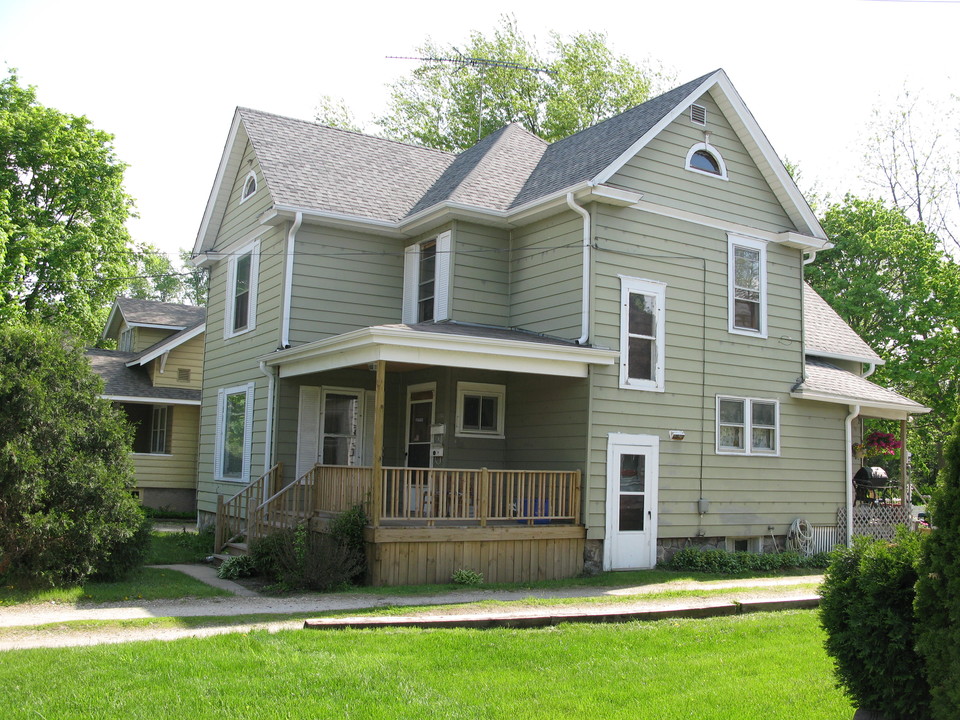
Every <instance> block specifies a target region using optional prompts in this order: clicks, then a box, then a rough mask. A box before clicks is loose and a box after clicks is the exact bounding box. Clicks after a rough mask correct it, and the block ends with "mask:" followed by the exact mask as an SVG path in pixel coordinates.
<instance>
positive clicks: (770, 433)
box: [717, 397, 780, 455]
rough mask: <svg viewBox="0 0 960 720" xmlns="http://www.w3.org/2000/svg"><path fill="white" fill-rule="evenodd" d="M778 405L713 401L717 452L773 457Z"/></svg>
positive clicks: (743, 400)
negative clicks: (715, 411)
mask: <svg viewBox="0 0 960 720" xmlns="http://www.w3.org/2000/svg"><path fill="white" fill-rule="evenodd" d="M779 434H780V405H779V403H778V402H777V401H776V400H755V399H752V398H736V397H718V398H717V452H718V453H720V454H741V455H777V454H778V453H779V451H780V449H779V445H778V442H779Z"/></svg>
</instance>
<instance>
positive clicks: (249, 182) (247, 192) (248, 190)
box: [240, 170, 257, 202]
mask: <svg viewBox="0 0 960 720" xmlns="http://www.w3.org/2000/svg"><path fill="white" fill-rule="evenodd" d="M256 191H257V175H256V173H254V172H253V171H252V170H251V171H250V174H249V175H247V179H246V180H244V181H243V193H241V195H240V201H241V202H243V201H244V200H246V199H247V198H248V197H250V196H251V195H253V194H254V193H255V192H256Z"/></svg>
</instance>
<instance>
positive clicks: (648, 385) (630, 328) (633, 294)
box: [620, 276, 666, 391]
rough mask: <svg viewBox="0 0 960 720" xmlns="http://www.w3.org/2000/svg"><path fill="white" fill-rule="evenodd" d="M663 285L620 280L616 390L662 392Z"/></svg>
mask: <svg viewBox="0 0 960 720" xmlns="http://www.w3.org/2000/svg"><path fill="white" fill-rule="evenodd" d="M665 300H666V285H664V284H663V283H660V282H654V281H652V280H641V279H639V278H631V277H622V276H621V278H620V387H622V388H629V389H632V390H655V391H662V390H663V388H664V362H663V355H664V336H665V333H664V320H665V311H664V305H665Z"/></svg>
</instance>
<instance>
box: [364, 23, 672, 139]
mask: <svg viewBox="0 0 960 720" xmlns="http://www.w3.org/2000/svg"><path fill="white" fill-rule="evenodd" d="M417 52H418V53H419V54H420V56H421V57H423V58H427V60H426V61H424V62H423V63H422V64H421V65H420V66H419V67H418V68H417V69H416V70H414V71H413V72H412V73H411V74H410V75H409V76H407V77H405V78H403V79H401V80H399V81H398V82H396V83H395V84H394V85H393V87H392V91H391V96H390V106H389V109H388V112H387V114H386V115H384V116H383V117H381V118H379V119H378V120H377V124H378V125H380V127H382V128H383V130H384V132H385V133H386V135H387V136H388V137H391V138H393V139H396V140H400V141H403V142H411V143H415V144H418V145H424V146H427V147H432V148H437V149H440V150H448V151H451V152H460V151H462V150H465V149H466V148H469V147H471V146H472V145H474V144H475V143H476V142H477V141H478V140H479V139H480V138H482V137H483V136H485V135H488V134H490V133H491V132H494V131H495V130H497V129H499V128H500V127H502V126H504V125H507V124H509V123H513V122H516V123H519V124H521V125H522V126H523V127H525V128H526V129H527V130H529V131H530V132H532V133H533V134H535V135H538V136H540V137H542V138H543V139H544V140H547V141H548V142H553V141H555V140H559V139H561V138H565V137H567V136H569V135H572V134H574V133H575V132H577V131H579V130H583V129H584V128H587V127H590V126H591V125H595V124H596V123H598V122H600V121H601V120H604V119H606V118H608V117H610V116H612V115H615V114H617V113H619V112H622V111H624V110H626V109H628V108H631V107H633V106H635V105H639V104H640V103H642V102H643V101H644V100H646V99H647V98H648V97H649V96H650V94H651V92H652V91H653V90H654V89H656V87H655V86H657V85H659V84H660V83H661V82H662V81H664V80H666V79H668V78H665V77H664V76H663V73H662V72H661V71H659V70H652V69H650V68H648V67H641V66H637V65H635V64H634V63H633V62H631V61H630V60H629V59H628V58H627V57H626V56H622V55H616V54H614V52H613V51H612V50H611V49H610V47H609V46H608V44H607V37H606V35H605V34H603V33H597V32H584V33H579V34H577V35H574V36H572V37H570V38H567V39H565V38H563V37H561V36H560V35H558V34H557V33H551V35H550V40H549V48H548V52H547V53H546V54H542V53H541V51H540V50H539V49H538V48H537V46H536V44H535V43H534V42H532V41H531V40H529V39H527V38H526V37H525V36H524V35H523V34H522V33H521V32H520V30H519V29H518V28H517V24H516V21H515V20H513V19H512V18H509V17H504V18H502V20H501V22H500V25H499V27H497V28H496V29H495V30H494V32H493V35H492V37H490V36H486V35H483V34H482V33H479V32H474V33H472V34H471V35H470V38H469V40H468V41H467V44H466V45H465V46H463V48H462V49H457V48H456V47H454V46H452V45H444V44H437V43H434V42H433V41H431V40H428V41H427V42H426V43H424V44H423V45H422V46H420V47H419V48H418V49H417ZM485 61H492V62H485Z"/></svg>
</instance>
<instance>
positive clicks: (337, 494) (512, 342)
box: [194, 70, 926, 584]
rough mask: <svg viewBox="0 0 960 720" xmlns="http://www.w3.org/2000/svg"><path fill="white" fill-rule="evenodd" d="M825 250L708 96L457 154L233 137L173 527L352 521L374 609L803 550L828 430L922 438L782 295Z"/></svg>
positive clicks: (822, 524)
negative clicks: (508, 583) (687, 555)
mask: <svg viewBox="0 0 960 720" xmlns="http://www.w3.org/2000/svg"><path fill="white" fill-rule="evenodd" d="M828 247H830V244H829V242H828V241H827V237H826V235H825V234H824V231H823V229H822V228H821V227H820V225H819V223H818V222H817V220H816V218H815V216H814V214H813V212H812V211H811V210H810V208H809V207H808V205H807V204H806V202H805V201H804V199H803V197H802V195H801V193H800V191H799V190H798V189H797V187H796V185H795V184H794V182H793V181H792V180H791V178H790V176H789V174H788V173H787V171H786V169H785V168H784V166H783V164H782V163H781V161H780V160H779V159H778V157H777V155H776V153H775V152H774V150H773V148H772V147H771V146H770V144H769V143H768V141H767V140H766V137H765V136H764V134H763V133H762V132H761V130H760V128H759V127H758V126H757V124H756V122H755V120H754V118H753V116H752V115H751V114H750V112H749V111H748V110H747V108H746V106H745V105H744V103H743V101H742V100H741V99H740V96H739V95H738V94H737V92H736V90H735V89H734V88H733V86H732V84H731V83H730V81H729V79H728V78H727V76H726V74H725V73H724V72H723V71H722V70H719V71H716V72H713V73H710V74H708V75H705V76H703V77H701V78H698V79H696V80H694V81H692V82H689V83H687V84H685V85H683V86H681V87H678V88H676V89H674V90H671V91H670V92H667V93H665V94H664V95H661V96H659V97H657V98H654V99H652V100H650V101H648V102H646V103H644V104H643V105H640V106H638V107H636V108H633V109H631V110H628V111H627V112H625V113H623V114H621V115H618V116H616V117H614V118H611V119H609V120H607V121H605V122H602V123H600V124H598V125H596V126H595V127H592V128H589V129H587V130H584V131H582V132H579V133H577V134H576V135H573V136H571V137H569V138H567V139H565V140H561V141H559V142H556V143H553V144H547V143H545V142H543V141H542V140H540V139H539V138H537V137H535V136H533V135H531V134H530V133H528V132H526V131H525V130H523V129H522V128H521V127H520V126H518V125H510V126H507V127H504V128H502V129H500V130H498V131H497V132H495V133H493V134H492V135H489V136H488V137H486V138H484V139H483V140H481V141H480V142H479V143H477V145H475V146H474V147H472V148H470V149H469V150H467V151H465V152H463V153H461V154H459V155H453V154H449V153H445V152H440V151H436V150H430V149H424V148H419V147H413V146H409V145H404V144H400V143H396V142H391V141H388V140H384V139H381V138H376V137H369V136H365V135H362V134H358V133H352V132H347V131H343V130H339V129H333V128H329V127H323V126H320V125H317V124H314V123H311V122H303V121H299V120H292V119H288V118H283V117H278V116H275V115H270V114H267V113H263V112H258V111H254V110H248V109H238V110H237V111H236V114H235V116H234V119H233V124H232V126H231V128H230V133H229V136H228V139H227V143H226V147H225V150H224V154H223V156H222V160H221V163H220V167H219V170H218V172H217V175H216V180H215V183H214V186H213V190H212V192H211V196H210V200H209V203H208V206H207V209H206V212H205V214H204V217H203V222H202V225H201V228H200V232H199V235H198V238H197V243H196V246H195V249H194V259H195V262H196V263H197V264H198V265H202V266H205V267H209V268H210V271H211V276H210V302H209V318H208V322H209V327H210V332H209V333H208V334H207V338H206V354H205V370H204V372H205V380H206V382H205V385H204V396H203V407H202V419H201V440H200V461H199V479H198V483H199V485H198V507H199V511H200V515H201V520H203V519H204V518H207V519H208V520H209V519H212V518H213V517H214V514H215V513H217V508H218V502H219V503H220V504H221V507H220V511H219V518H220V520H219V522H220V525H221V527H220V528H219V532H220V533H221V534H222V539H223V540H227V539H229V537H230V536H235V535H237V536H238V535H244V534H245V535H246V536H247V537H256V536H258V535H259V534H262V533H263V532H266V531H267V529H268V528H270V527H277V526H278V525H279V524H282V523H287V524H289V523H290V522H295V521H296V520H298V519H311V522H313V523H314V524H319V525H321V526H322V525H323V523H324V522H325V518H327V517H329V516H330V515H331V514H335V513H336V512H339V511H342V510H343V509H345V508H346V507H347V506H349V505H350V504H351V503H354V502H363V503H365V507H366V509H367V512H368V515H369V518H370V525H369V527H368V528H367V536H366V537H367V540H368V543H369V545H368V548H369V550H370V554H369V557H370V558H371V577H370V579H371V581H372V582H374V583H379V584H382V583H399V582H433V581H441V582H442V581H445V580H446V579H447V578H448V577H449V575H450V573H451V572H452V571H453V570H456V569H457V568H458V567H467V568H471V569H475V570H479V571H481V572H483V573H484V574H485V576H486V578H487V579H488V580H497V579H500V580H519V579H527V578H536V577H553V576H569V575H573V574H576V573H578V572H580V571H581V570H582V569H583V568H584V564H585V563H586V564H587V566H592V567H600V566H602V567H604V568H607V569H618V568H643V567H651V566H652V565H653V564H655V562H656V561H657V559H658V557H661V558H662V557H665V556H667V555H669V554H670V553H672V552H673V551H675V549H676V548H678V547H681V546H684V545H686V544H689V543H697V544H712V545H715V546H721V547H729V548H731V549H743V548H747V549H760V548H762V547H763V546H764V545H765V544H767V545H772V544H773V543H774V542H775V543H776V544H777V545H778V546H779V547H781V548H782V547H783V542H784V539H785V538H786V537H787V536H788V535H790V534H791V528H793V534H794V535H796V534H797V532H796V530H797V528H798V527H800V528H802V529H803V530H804V532H803V533H802V534H803V535H804V536H806V535H808V534H809V533H808V532H807V531H806V530H807V528H809V527H815V528H816V529H817V539H816V542H818V543H819V544H820V545H822V546H829V544H830V543H831V542H833V541H834V540H842V539H843V538H844V537H845V535H846V534H847V532H848V531H847V527H846V524H847V521H846V519H845V518H846V517H849V512H848V511H849V508H850V506H851V505H852V502H853V501H852V494H851V492H850V485H851V483H850V477H851V472H852V469H853V468H852V460H851V457H850V452H849V448H850V445H851V442H852V439H856V438H858V437H859V436H858V435H857V433H858V432H859V418H861V417H865V416H872V415H876V416H882V417H890V418H898V419H901V420H902V421H905V420H906V419H907V417H908V416H909V415H910V414H911V413H916V412H923V411H925V410H926V409H925V408H923V407H921V406H920V405H918V404H916V403H914V402H912V401H910V400H908V399H906V398H903V397H901V396H899V395H897V394H896V393H893V392H891V391H889V390H885V389H883V388H880V387H878V386H876V385H874V384H872V383H870V382H869V381H867V380H865V379H863V377H862V375H863V373H864V368H865V367H869V366H871V365H872V364H875V363H877V362H879V361H880V360H879V358H878V357H877V356H876V354H875V353H874V352H873V351H872V350H870V348H868V347H867V346H866V345H865V344H864V343H863V342H862V341H861V340H860V339H859V338H858V337H857V336H856V335H855V334H854V333H853V332H852V331H851V330H850V329H849V328H848V327H847V326H846V325H845V324H844V323H843V321H842V320H840V318H839V317H837V316H836V314H835V313H833V311H832V310H830V308H829V307H827V306H826V305H825V303H824V302H823V301H822V300H821V299H819V298H818V297H817V296H816V294H815V293H813V292H812V291H810V290H809V289H808V288H807V287H806V286H805V284H804V281H803V266H804V263H805V262H807V261H809V260H810V259H812V258H813V256H814V255H815V254H816V252H817V251H819V250H822V249H824V248H828ZM904 427H906V426H905V424H904ZM277 463H282V471H281V468H279V467H277ZM271 469H272V470H271ZM261 474H265V477H264V479H263V480H260V479H259V478H260V476H261ZM294 481H296V482H294ZM280 488H284V489H283V490H282V491H281V492H280V494H279V495H278V496H277V497H276V498H274V499H273V500H269V499H267V498H266V497H265V493H266V494H267V495H271V494H273V493H275V492H276V491H278V490H279V489H280ZM241 490H243V492H241V493H240V494H239V495H238V496H237V497H236V498H235V499H234V500H233V501H231V502H226V503H224V501H225V500H227V499H228V498H229V497H230V496H233V495H234V494H236V493H238V491H241ZM218 497H219V498H220V499H219V500H218ZM844 513H847V514H846V515H845V514H844ZM797 520H805V521H806V524H797V523H796V522H795V521H797Z"/></svg>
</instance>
